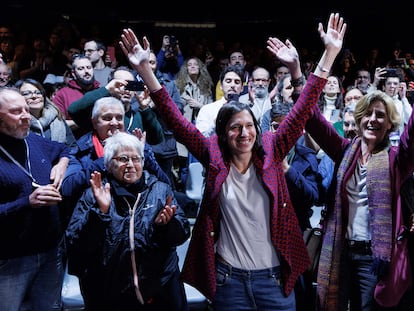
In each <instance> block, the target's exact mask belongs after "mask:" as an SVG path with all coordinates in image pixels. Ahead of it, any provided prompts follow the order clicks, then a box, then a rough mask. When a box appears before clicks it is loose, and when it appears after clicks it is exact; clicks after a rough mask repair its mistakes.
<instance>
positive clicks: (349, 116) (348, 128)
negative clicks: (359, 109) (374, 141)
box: [343, 111, 357, 139]
mask: <svg viewBox="0 0 414 311" xmlns="http://www.w3.org/2000/svg"><path fill="white" fill-rule="evenodd" d="M343 118H344V120H343V130H344V137H345V138H348V139H352V138H354V137H355V136H356V135H357V129H356V125H355V118H354V113H353V112H351V111H347V112H345V114H344V117H343Z"/></svg>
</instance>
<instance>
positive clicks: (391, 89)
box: [384, 77, 400, 97]
mask: <svg viewBox="0 0 414 311" xmlns="http://www.w3.org/2000/svg"><path fill="white" fill-rule="evenodd" d="M399 90H400V79H399V78H398V77H388V78H386V80H385V83H384V92H385V93H387V94H388V95H390V96H391V97H393V96H395V95H397V94H398V91H399Z"/></svg>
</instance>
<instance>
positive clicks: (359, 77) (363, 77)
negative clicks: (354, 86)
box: [357, 76, 369, 79]
mask: <svg viewBox="0 0 414 311" xmlns="http://www.w3.org/2000/svg"><path fill="white" fill-rule="evenodd" d="M357 78H358V79H369V77H368V76H358V77H357Z"/></svg>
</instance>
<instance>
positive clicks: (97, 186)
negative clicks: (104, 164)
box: [90, 171, 111, 214]
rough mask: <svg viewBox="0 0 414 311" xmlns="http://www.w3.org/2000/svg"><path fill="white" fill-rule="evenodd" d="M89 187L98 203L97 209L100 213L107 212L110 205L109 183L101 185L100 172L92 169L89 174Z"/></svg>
mask: <svg viewBox="0 0 414 311" xmlns="http://www.w3.org/2000/svg"><path fill="white" fill-rule="evenodd" d="M90 182H91V188H92V192H93V195H94V197H95V199H96V202H97V203H98V206H99V209H100V211H101V212H102V213H105V214H106V213H108V211H109V206H110V205H111V191H110V185H109V183H106V184H105V186H104V185H102V177H101V173H99V172H97V171H94V172H93V173H92V174H91V179H90Z"/></svg>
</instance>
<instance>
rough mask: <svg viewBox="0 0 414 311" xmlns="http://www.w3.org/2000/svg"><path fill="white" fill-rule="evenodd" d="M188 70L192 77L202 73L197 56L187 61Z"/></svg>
mask: <svg viewBox="0 0 414 311" xmlns="http://www.w3.org/2000/svg"><path fill="white" fill-rule="evenodd" d="M187 72H188V75H189V76H190V77H196V78H197V77H198V76H199V74H200V65H199V63H198V61H197V60H196V59H195V58H190V59H189V60H188V61H187Z"/></svg>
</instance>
